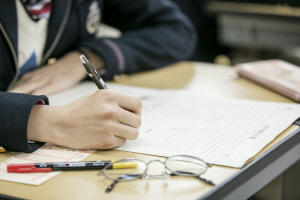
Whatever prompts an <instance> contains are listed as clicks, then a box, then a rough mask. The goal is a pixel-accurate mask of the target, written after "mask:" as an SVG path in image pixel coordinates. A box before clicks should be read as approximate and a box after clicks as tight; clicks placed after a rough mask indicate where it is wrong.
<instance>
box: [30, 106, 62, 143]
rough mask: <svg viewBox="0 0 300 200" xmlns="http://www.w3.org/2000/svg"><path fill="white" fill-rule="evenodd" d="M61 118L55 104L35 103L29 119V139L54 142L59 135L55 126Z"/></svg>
mask: <svg viewBox="0 0 300 200" xmlns="http://www.w3.org/2000/svg"><path fill="white" fill-rule="evenodd" d="M59 119H60V115H59V114H58V112H57V111H56V107H55V106H48V105H35V106H34V107H33V108H32V111H31V113H30V116H29V120H28V126H27V137H28V140H29V141H36V142H50V143H54V142H55V140H56V137H57V136H56V134H55V127H56V126H57V123H58V121H59Z"/></svg>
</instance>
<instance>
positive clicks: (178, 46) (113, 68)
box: [79, 0, 197, 79]
mask: <svg viewBox="0 0 300 200" xmlns="http://www.w3.org/2000/svg"><path fill="white" fill-rule="evenodd" d="M102 18H103V20H102V22H103V23H105V24H108V25H110V26H112V27H115V28H117V29H119V30H120V31H121V32H122V35H121V37H119V38H114V39H112V38H101V39H97V38H91V39H90V40H85V41H82V42H80V44H79V46H80V47H87V48H90V49H92V50H94V51H95V52H97V53H99V54H100V55H102V57H103V58H104V61H105V65H106V66H105V68H106V70H107V72H106V74H105V75H104V76H103V78H104V79H111V78H112V77H113V76H114V75H115V74H121V73H132V72H137V71H143V70H150V69H156V68H160V67H163V66H166V65H169V64H171V63H174V62H176V61H180V60H184V59H187V58H188V57H189V56H190V55H191V54H192V53H193V51H194V49H195V46H196V44H197V34H196V32H195V30H194V27H193V26H192V24H191V22H190V21H189V19H188V18H187V17H186V16H185V15H183V14H182V13H181V12H180V11H179V8H178V7H177V6H176V5H175V4H174V3H173V2H171V1H168V0H141V1H136V0H126V1H124V0H106V1H104V5H103V14H102Z"/></svg>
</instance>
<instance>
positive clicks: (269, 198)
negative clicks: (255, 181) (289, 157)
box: [249, 161, 300, 200]
mask: <svg viewBox="0 0 300 200" xmlns="http://www.w3.org/2000/svg"><path fill="white" fill-rule="evenodd" d="M299 172H300V161H298V162H297V163H296V164H294V165H293V166H292V167H290V168H289V169H288V170H286V171H285V172H284V173H283V174H281V175H280V176H278V177H277V178H275V179H274V180H273V181H272V182H270V183H269V184H268V185H266V186H265V187H263V188H262V189H261V190H260V191H258V192H257V193H256V194H255V195H253V196H252V197H250V198H249V200H298V199H300V190H299V182H300V173H299Z"/></svg>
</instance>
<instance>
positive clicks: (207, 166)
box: [98, 155, 215, 192]
mask: <svg viewBox="0 0 300 200" xmlns="http://www.w3.org/2000/svg"><path fill="white" fill-rule="evenodd" d="M177 156H178V157H179V156H184V157H187V158H192V159H196V160H199V161H201V162H202V163H204V164H205V166H204V167H205V170H204V171H203V172H202V173H199V174H196V173H192V172H191V173H188V172H181V173H177V172H176V171H173V170H170V169H169V168H168V167H167V165H166V162H167V161H168V159H170V158H172V157H177ZM130 161H139V162H142V163H144V164H145V166H146V168H145V171H144V173H142V174H140V175H138V176H134V177H133V175H131V174H122V175H121V174H120V175H121V176H124V175H130V176H131V177H132V179H123V181H122V180H118V179H119V178H120V177H119V178H117V179H114V178H111V177H110V176H109V175H107V174H106V173H105V171H106V170H107V169H108V167H109V166H110V165H112V164H114V163H121V162H130ZM153 162H160V163H161V164H163V165H164V166H165V172H163V173H162V174H161V175H148V174H147V171H148V165H149V164H151V163H153ZM110 165H107V166H105V167H104V168H103V169H101V170H100V171H99V173H98V175H102V174H103V175H104V176H105V177H106V178H108V179H110V180H112V181H114V182H113V183H112V184H111V185H110V186H109V187H108V188H107V189H106V192H110V191H111V190H112V189H113V188H114V186H115V185H116V184H117V183H118V182H126V181H132V180H136V179H139V178H142V179H148V178H166V177H170V176H173V175H178V176H186V177H197V178H198V179H200V180H202V181H204V182H205V183H207V184H209V185H212V186H215V184H214V183H213V182H211V181H210V180H207V179H204V178H202V177H200V175H202V174H204V173H205V172H206V171H207V169H208V168H210V167H212V165H211V164H210V163H207V162H205V161H204V160H202V159H200V158H198V157H195V156H190V155H174V156H170V157H168V158H167V159H165V161H161V160H159V159H156V160H150V161H149V162H147V163H146V162H145V161H143V160H140V159H136V158H127V159H122V160H117V161H115V162H113V163H111V164H110ZM199 165H201V164H199ZM202 166H203V165H202ZM167 170H169V171H170V172H171V173H167Z"/></svg>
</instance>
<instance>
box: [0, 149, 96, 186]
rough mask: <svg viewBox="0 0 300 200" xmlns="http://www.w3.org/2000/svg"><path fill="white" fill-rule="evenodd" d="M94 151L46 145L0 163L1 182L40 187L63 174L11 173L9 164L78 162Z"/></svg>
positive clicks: (55, 172) (56, 172)
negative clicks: (8, 167)
mask: <svg viewBox="0 0 300 200" xmlns="http://www.w3.org/2000/svg"><path fill="white" fill-rule="evenodd" d="M93 152H94V150H74V149H69V148H64V147H59V146H56V145H53V144H49V143H47V144H45V145H44V146H42V147H41V148H39V149H38V150H36V151H35V152H33V153H19V154H18V155H16V156H14V157H11V158H9V159H7V160H6V161H4V162H1V163H0V180H5V181H11V182H17V183H25V184H30V185H40V184H42V183H44V182H45V181H47V180H49V179H51V178H53V177H54V176H56V175H58V174H59V173H61V171H54V172H41V173H9V172H7V170H6V168H7V165H8V164H19V163H43V162H72V161H73V162H77V161H80V160H82V159H84V158H85V157H87V156H89V155H90V154H92V153H93Z"/></svg>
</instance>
